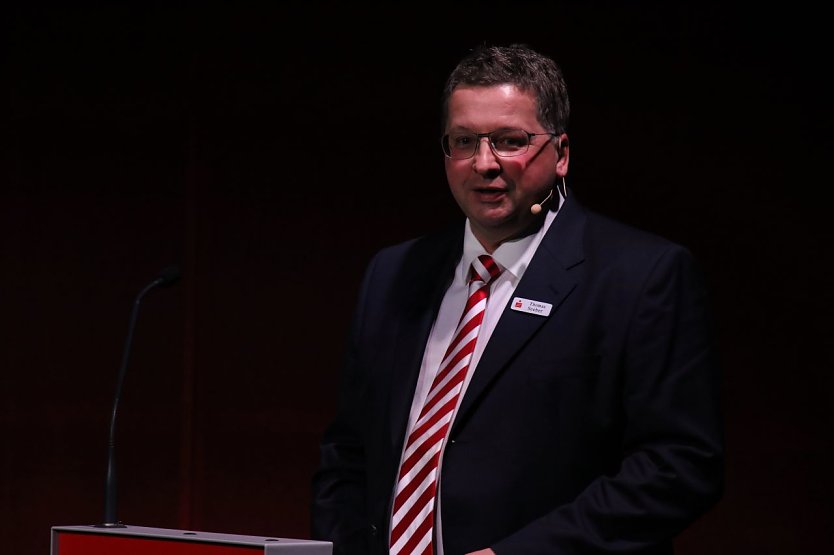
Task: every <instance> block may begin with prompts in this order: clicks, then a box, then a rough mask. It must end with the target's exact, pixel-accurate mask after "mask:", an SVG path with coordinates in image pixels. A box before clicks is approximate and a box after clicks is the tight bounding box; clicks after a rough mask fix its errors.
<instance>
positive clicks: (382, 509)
mask: <svg viewBox="0 0 834 555" xmlns="http://www.w3.org/2000/svg"><path fill="white" fill-rule="evenodd" d="M568 114H569V104H568V96H567V91H566V87H565V84H564V80H563V78H562V74H561V71H560V70H559V68H558V66H557V65H556V64H555V63H554V62H553V61H552V60H551V59H549V58H547V57H545V56H542V55H540V54H539V53H537V52H535V51H533V50H532V49H530V48H528V47H526V46H523V45H512V46H509V47H484V48H480V49H478V50H476V51H474V52H472V53H471V54H470V55H469V56H467V57H466V58H464V59H463V60H462V61H461V62H460V63H459V64H458V66H457V67H456V68H455V70H454V71H453V72H452V74H451V75H450V76H449V79H448V81H447V84H446V88H445V91H444V136H443V139H442V146H443V150H444V154H445V155H446V161H445V164H446V175H447V179H448V182H449V186H450V188H451V192H452V195H453V196H454V198H455V200H456V201H457V203H458V204H459V205H460V208H461V210H462V211H463V213H464V214H465V215H466V222H465V225H462V226H455V227H454V228H453V229H450V230H448V231H446V232H442V233H438V234H434V235H427V236H425V237H421V238H418V239H415V240H412V241H409V242H406V243H404V244H401V245H397V246H394V247H390V248H387V249H384V250H382V251H381V252H380V253H378V254H377V256H375V257H374V259H373V260H372V262H371V264H370V265H369V267H368V270H367V273H366V275H365V278H364V282H363V285H362V289H361V293H360V297H359V303H358V308H357V311H356V314H355V319H354V322H353V325H352V329H351V335H350V343H349V352H348V354H347V357H346V364H345V368H344V381H343V391H342V395H341V401H340V406H339V410H338V414H337V416H336V419H335V420H334V422H333V423H332V425H331V426H330V427H329V428H328V430H327V431H326V432H325V434H324V437H323V440H322V444H321V465H320V468H319V470H318V472H317V473H316V476H315V478H314V482H313V513H312V516H313V522H312V531H313V536H314V537H316V538H318V539H327V540H331V541H333V542H334V552H335V553H338V554H357V555H359V554H377V553H379V554H382V553H389V552H390V553H392V554H401V553H402V554H406V553H441V554H444V555H463V554H467V553H477V554H482V553H484V554H486V553H497V554H498V555H525V554H534V553H548V554H571V555H577V554H592V553H640V554H661V553H662V554H666V553H671V552H672V540H673V538H674V537H675V536H676V535H677V534H678V533H679V532H681V531H682V530H683V529H684V528H685V527H686V526H688V525H689V524H690V523H691V522H692V521H693V520H694V519H696V518H697V517H699V516H700V515H701V514H703V513H704V512H705V511H706V510H708V509H709V508H710V507H711V506H712V505H713V504H714V503H715V502H716V501H717V500H718V498H719V496H720V494H721V491H722V476H723V460H722V455H723V453H722V450H723V447H722V426H721V419H720V414H719V399H718V388H719V368H718V361H717V355H716V348H715V345H714V343H713V337H712V332H711V329H710V318H711V315H710V313H709V309H708V302H707V298H706V294H705V288H704V283H703V282H702V279H701V276H700V273H699V270H698V269H697V267H696V265H695V263H694V261H693V259H692V257H691V256H690V254H689V253H688V251H687V250H686V249H684V248H683V247H681V246H678V245H676V244H673V243H671V242H669V241H667V240H665V239H662V238H659V237H657V236H654V235H651V234H648V233H645V232H642V231H638V230H636V229H633V228H631V227H627V226H625V225H622V224H619V223H616V222H614V221H611V220H609V219H606V218H604V217H602V216H600V215H598V214H594V213H592V212H590V211H588V210H586V209H585V208H583V207H582V206H581V205H580V204H579V203H578V202H577V201H576V199H575V198H574V197H573V196H572V195H571V194H570V191H569V189H567V188H566V187H565V181H564V178H565V176H566V175H567V173H568V163H569V143H568V136H567V133H566V129H567V121H568ZM543 208H544V210H543ZM470 282H471V284H472V288H471V289H470V288H469V286H470ZM462 312H463V313H465V315H464V316H462V317H461V316H460V315H461V313H462ZM447 346H448V351H447Z"/></svg>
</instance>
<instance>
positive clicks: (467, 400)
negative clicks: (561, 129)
mask: <svg viewBox="0 0 834 555" xmlns="http://www.w3.org/2000/svg"><path fill="white" fill-rule="evenodd" d="M584 223H585V216H584V212H583V210H582V209H581V207H580V206H579V205H578V204H577V203H576V201H575V200H574V199H573V198H572V197H571V198H570V199H569V200H568V201H566V202H565V204H564V205H563V206H562V208H561V210H560V213H559V215H558V216H557V217H556V220H554V222H553V224H552V225H551V226H550V229H549V230H548V231H547V234H546V235H545V237H544V239H543V240H542V243H541V245H539V248H538V250H537V251H536V254H535V255H534V256H533V259H532V260H531V261H530V266H529V267H528V268H527V271H526V272H525V273H524V276H523V277H522V278H521V281H520V282H519V284H518V286H517V287H516V290H515V292H514V293H513V295H512V298H511V299H510V301H509V303H508V304H507V306H506V307H504V311H503V313H502V314H501V318H500V319H499V321H498V324H497V325H496V327H495V330H494V331H493V332H492V335H491V337H490V339H489V343H487V345H486V348H485V349H484V352H483V355H482V356H481V359H480V361H479V362H478V366H477V367H476V368H475V372H474V373H473V375H472V379H471V381H470V383H469V386H468V387H467V389H466V393H465V394H464V397H463V400H462V401H461V405H460V408H459V409H458V414H457V416H456V417H455V422H454V424H453V430H452V433H454V431H455V429H457V428H458V427H459V426H460V425H461V424H462V422H464V421H465V420H466V417H467V415H468V412H469V411H470V410H471V408H472V407H473V405H474V404H475V403H476V401H477V399H478V398H479V397H480V396H481V395H482V394H483V392H484V390H485V389H486V388H487V387H488V386H489V384H490V383H491V382H492V381H493V380H494V379H495V378H496V376H498V375H499V374H500V373H501V372H502V371H503V370H504V369H505V368H506V366H507V364H508V363H509V361H510V360H511V359H512V357H513V356H514V355H515V354H516V353H517V352H518V351H519V350H520V349H522V348H523V347H524V345H525V344H526V343H527V342H528V341H529V340H530V338H531V337H532V336H533V335H534V334H535V333H536V331H537V330H538V329H539V328H540V327H541V326H542V325H543V324H544V323H545V322H546V321H547V319H548V318H555V317H557V315H558V311H559V306H560V305H561V304H562V302H564V300H565V299H566V298H567V297H568V296H569V295H570V293H571V292H572V291H573V289H574V288H575V287H576V284H577V281H576V278H575V277H574V274H571V273H570V269H571V268H572V267H574V266H576V265H577V264H579V263H581V262H582V260H583V253H582V235H583V228H584ZM515 297H521V298H524V299H530V300H534V301H541V302H545V303H548V304H551V305H552V309H551V311H550V315H549V316H547V317H542V316H537V315H533V314H528V313H526V312H518V311H515V310H512V309H511V308H510V305H511V304H512V299H513V298H515Z"/></svg>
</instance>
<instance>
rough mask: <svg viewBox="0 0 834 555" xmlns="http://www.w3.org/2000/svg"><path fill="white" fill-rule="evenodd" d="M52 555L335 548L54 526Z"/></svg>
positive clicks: (328, 554) (312, 554) (274, 553)
mask: <svg viewBox="0 0 834 555" xmlns="http://www.w3.org/2000/svg"><path fill="white" fill-rule="evenodd" d="M51 544H52V547H51V551H50V553H51V555H255V554H257V553H262V554H264V555H296V554H297V555H332V553H333V544H332V543H330V542H322V541H314V540H295V539H290V538H274V537H266V536H264V537H262V536H242V535H237V534H217V533H212V532H193V531H189V530H174V529H169V528H148V527H144V526H125V527H124V528H101V527H97V526H53V527H52V542H51Z"/></svg>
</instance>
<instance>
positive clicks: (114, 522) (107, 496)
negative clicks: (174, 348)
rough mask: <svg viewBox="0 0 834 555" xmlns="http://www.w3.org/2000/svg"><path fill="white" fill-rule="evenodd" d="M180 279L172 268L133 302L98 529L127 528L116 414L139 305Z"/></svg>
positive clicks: (176, 269)
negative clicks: (119, 503) (120, 498)
mask: <svg viewBox="0 0 834 555" xmlns="http://www.w3.org/2000/svg"><path fill="white" fill-rule="evenodd" d="M179 277H180V271H179V269H178V268H177V267H176V266H171V267H169V268H166V269H164V270H163V271H162V272H160V274H159V276H158V277H157V278H156V279H154V280H153V281H152V282H150V283H149V284H148V285H146V286H145V288H144V289H142V290H141V291H140V292H139V294H138V295H137V296H136V300H135V301H134V302H133V310H131V312H130V323H129V324H128V328H127V340H126V341H125V347H124V352H123V353H122V364H121V366H120V367H119V375H118V377H117V378H116V395H115V396H114V398H113V411H112V413H111V415H110V437H109V441H108V442H107V477H106V480H105V486H104V522H102V523H100V524H96V525H95V526H96V527H97V528H127V526H125V525H124V524H122V523H121V522H119V520H118V519H117V518H116V500H117V494H116V414H117V413H118V409H119V400H120V399H121V397H122V386H123V385H124V380H125V373H126V372H127V361H128V359H129V358H130V348H131V344H132V343H133V331H134V329H135V328H136V318H137V316H138V315H139V305H140V303H141V302H142V298H143V297H144V296H145V295H146V294H147V293H148V292H149V291H150V290H151V289H154V288H155V287H159V286H162V285H170V284H172V283H174V282H176V281H177V280H178V279H179Z"/></svg>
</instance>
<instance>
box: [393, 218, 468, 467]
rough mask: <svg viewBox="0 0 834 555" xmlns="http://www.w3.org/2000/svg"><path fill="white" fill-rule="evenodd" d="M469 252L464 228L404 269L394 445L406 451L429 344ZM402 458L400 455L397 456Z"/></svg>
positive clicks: (431, 243)
mask: <svg viewBox="0 0 834 555" xmlns="http://www.w3.org/2000/svg"><path fill="white" fill-rule="evenodd" d="M462 250H463V226H462V225H459V226H456V227H455V228H453V229H452V230H451V231H450V232H447V233H444V234H442V235H440V236H435V237H430V238H426V239H423V240H421V241H418V242H417V243H416V244H415V245H414V246H413V247H412V249H411V251H410V252H409V253H408V255H407V257H406V260H405V262H404V264H403V272H402V275H403V276H407V278H406V279H404V283H403V287H402V288H401V297H400V298H401V299H402V300H403V306H404V307H405V309H404V310H403V313H402V318H400V319H399V321H398V322H397V324H396V325H397V326H398V331H397V334H396V339H395V344H394V356H393V366H392V368H393V372H392V382H391V398H390V416H391V418H390V432H391V444H392V445H393V446H394V447H395V452H397V453H399V451H398V450H397V449H398V448H399V446H401V444H402V441H403V434H404V431H405V427H406V423H407V422H408V414H409V412H410V409H411V402H412V397H413V395H414V389H415V387H416V385H417V378H418V376H419V373H420V366H421V364H422V361H423V354H424V352H425V347H426V342H427V341H428V337H429V333H430V332H431V327H432V324H433V323H434V320H435V318H436V317H437V311H438V309H439V308H440V303H441V301H442V300H443V295H444V294H445V292H446V289H447V288H448V287H449V285H450V284H451V282H452V278H453V274H454V270H455V267H456V266H457V263H458V260H459V259H460V256H461V252H462ZM380 348H384V347H383V346H380ZM397 456H399V455H397Z"/></svg>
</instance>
